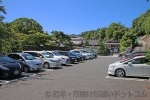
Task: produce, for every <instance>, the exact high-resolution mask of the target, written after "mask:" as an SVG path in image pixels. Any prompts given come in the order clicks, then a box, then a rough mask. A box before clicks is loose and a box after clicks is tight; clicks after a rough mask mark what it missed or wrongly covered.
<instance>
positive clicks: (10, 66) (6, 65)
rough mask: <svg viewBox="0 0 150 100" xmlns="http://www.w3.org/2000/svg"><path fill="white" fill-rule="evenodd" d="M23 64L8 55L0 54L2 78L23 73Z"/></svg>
mask: <svg viewBox="0 0 150 100" xmlns="http://www.w3.org/2000/svg"><path fill="white" fill-rule="evenodd" d="M21 72H22V70H21V65H20V64H19V63H17V62H16V61H14V60H13V59H11V58H10V57H8V56H4V55H0V78H7V77H13V76H19V75H21Z"/></svg>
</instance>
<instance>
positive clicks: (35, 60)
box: [27, 59, 42, 64]
mask: <svg viewBox="0 0 150 100" xmlns="http://www.w3.org/2000/svg"><path fill="white" fill-rule="evenodd" d="M27 62H32V63H34V64H40V63H42V62H41V61H40V60H38V59H34V60H27Z"/></svg>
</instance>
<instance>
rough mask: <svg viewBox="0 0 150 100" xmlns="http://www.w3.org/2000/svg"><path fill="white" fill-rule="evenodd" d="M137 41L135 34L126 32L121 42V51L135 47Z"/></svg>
mask: <svg viewBox="0 0 150 100" xmlns="http://www.w3.org/2000/svg"><path fill="white" fill-rule="evenodd" d="M135 39H136V35H135V34H133V33H132V32H130V31H127V32H125V34H124V35H123V37H122V39H121V40H120V45H121V47H120V50H121V51H122V50H123V47H130V46H134V44H135Z"/></svg>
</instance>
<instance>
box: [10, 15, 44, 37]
mask: <svg viewBox="0 0 150 100" xmlns="http://www.w3.org/2000/svg"><path fill="white" fill-rule="evenodd" d="M11 28H12V30H14V31H15V32H16V33H24V34H33V33H36V32H41V33H42V32H43V28H42V26H41V25H40V24H39V23H38V22H36V21H35V20H33V19H29V18H18V19H16V20H14V21H13V22H11Z"/></svg>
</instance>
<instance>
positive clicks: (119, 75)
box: [115, 69, 125, 77]
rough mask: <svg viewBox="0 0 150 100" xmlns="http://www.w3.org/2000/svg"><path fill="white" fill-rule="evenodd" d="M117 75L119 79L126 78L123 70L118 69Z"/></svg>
mask: <svg viewBox="0 0 150 100" xmlns="http://www.w3.org/2000/svg"><path fill="white" fill-rule="evenodd" d="M115 75H116V76H117V77H124V76H125V71H124V70H123V69H117V70H116V71H115Z"/></svg>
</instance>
